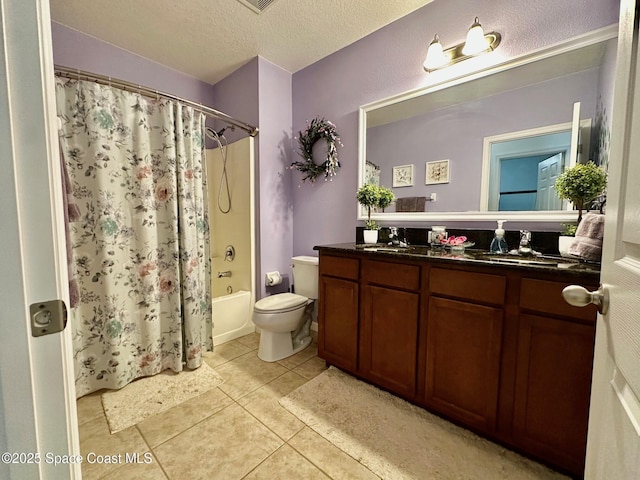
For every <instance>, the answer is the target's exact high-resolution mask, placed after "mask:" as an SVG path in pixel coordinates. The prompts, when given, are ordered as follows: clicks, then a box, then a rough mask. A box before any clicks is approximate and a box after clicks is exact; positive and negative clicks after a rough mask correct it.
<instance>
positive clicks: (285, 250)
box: [258, 57, 293, 296]
mask: <svg viewBox="0 0 640 480" xmlns="http://www.w3.org/2000/svg"><path fill="white" fill-rule="evenodd" d="M258 76H259V85H260V90H259V92H260V93H259V98H260V122H259V125H260V134H259V135H258V138H259V143H260V174H259V182H260V205H259V212H260V265H261V267H262V274H261V276H260V277H259V278H260V280H261V281H260V282H259V285H261V293H262V296H264V295H265V287H264V274H265V273H266V272H268V271H273V270H278V271H279V272H280V273H282V274H289V275H290V277H289V278H292V277H291V274H292V272H291V267H290V265H291V252H292V251H293V201H292V193H291V170H290V169H289V168H288V167H289V165H290V164H291V161H292V160H291V157H292V152H291V145H292V134H291V124H292V106H291V98H292V95H291V74H290V73H289V72H287V71H285V70H283V69H281V68H280V67H278V66H276V65H274V64H272V63H270V62H268V61H267V60H265V59H263V58H261V57H259V58H258Z"/></svg>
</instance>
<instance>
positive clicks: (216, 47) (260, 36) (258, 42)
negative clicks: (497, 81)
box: [51, 0, 432, 84]
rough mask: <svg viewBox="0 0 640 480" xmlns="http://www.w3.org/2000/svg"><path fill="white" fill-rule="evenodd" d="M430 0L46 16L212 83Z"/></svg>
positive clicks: (324, 45) (185, 1)
mask: <svg viewBox="0 0 640 480" xmlns="http://www.w3.org/2000/svg"><path fill="white" fill-rule="evenodd" d="M431 1H432V0H275V1H274V2H273V3H272V4H271V5H270V6H269V7H268V8H267V9H266V10H264V11H263V12H262V13H260V14H256V13H255V12H253V11H252V10H251V9H249V8H248V7H246V6H245V5H243V4H242V3H240V2H238V1H237V0H182V1H181V0H109V1H108V2H105V1H98V0H51V17H52V19H53V20H54V21H56V22H58V23H61V24H63V25H66V26H67V27H71V28H73V29H76V30H79V31H81V32H83V33H86V34H89V35H91V36H94V37H96V38H99V39H100V40H103V41H106V42H109V43H111V44H113V45H116V46H118V47H120V48H123V49H125V50H128V51H130V52H134V53H136V54H138V55H141V56H143V57H146V58H148V59H151V60H154V61H156V62H158V63H161V64H163V65H166V66H168V67H171V68H174V69H176V70H178V71H180V72H183V73H186V74H188V75H191V76H193V77H195V78H198V79H200V80H203V81H205V82H208V83H212V84H214V83H216V82H218V81H219V80H221V79H223V78H224V77H226V76H227V75H228V74H230V73H231V72H233V71H234V70H236V69H237V68H239V67H240V66H242V65H244V64H245V63H247V62H248V61H249V60H251V59H252V58H254V57H255V56H257V55H260V56H261V57H263V58H265V59H267V60H269V61H270V62H272V63H274V64H276V65H278V66H280V67H282V68H284V69H285V70H287V71H289V72H291V73H294V72H296V71H298V70H300V69H302V68H304V67H306V66H308V65H310V64H312V63H314V62H316V61H318V60H320V59H321V58H324V57H326V56H327V55H330V54H331V53H333V52H336V51H337V50H340V49H341V48H343V47H345V46H347V45H349V44H351V43H353V42H355V41H357V40H359V39H360V38H362V37H364V36H366V35H368V34H369V33H371V32H373V31H375V30H378V29H379V28H381V27H383V26H385V25H387V24H389V23H391V22H393V21H394V20H397V19H398V18H401V17H403V16H405V15H407V14H409V13H411V12H413V11H414V10H417V9H418V8H420V7H422V6H423V5H426V4H428V3H430V2H431Z"/></svg>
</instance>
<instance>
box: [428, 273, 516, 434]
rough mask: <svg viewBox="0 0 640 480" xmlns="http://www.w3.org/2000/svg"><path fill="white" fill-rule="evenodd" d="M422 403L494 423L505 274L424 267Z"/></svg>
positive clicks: (483, 426) (473, 421) (477, 424)
mask: <svg viewBox="0 0 640 480" xmlns="http://www.w3.org/2000/svg"><path fill="white" fill-rule="evenodd" d="M427 271H428V272H429V273H428V281H429V292H430V298H429V309H428V315H427V332H426V338H427V346H426V381H425V397H424V403H425V405H426V406H427V407H429V408H430V409H432V410H435V411H437V412H440V413H442V414H444V415H446V416H447V417H450V418H454V419H456V420H458V421H460V422H462V423H464V424H465V425H468V426H470V427H474V428H476V429H479V430H481V431H487V432H492V431H494V430H495V426H496V416H497V409H498V388H499V385H500V358H501V351H502V331H503V328H502V324H503V317H504V312H503V308H502V305H503V304H504V297H505V285H506V279H505V277H504V276H500V275H488V274H484V273H473V272H465V271H457V270H447V269H442V268H431V269H430V270H427Z"/></svg>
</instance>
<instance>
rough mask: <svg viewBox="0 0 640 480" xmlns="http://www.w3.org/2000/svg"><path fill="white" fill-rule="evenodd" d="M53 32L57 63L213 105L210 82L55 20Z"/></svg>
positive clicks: (52, 27) (52, 24) (54, 56)
mask: <svg viewBox="0 0 640 480" xmlns="http://www.w3.org/2000/svg"><path fill="white" fill-rule="evenodd" d="M51 34H52V39H53V60H54V62H55V64H56V65H61V66H64V67H70V68H77V69H79V70H85V71H87V72H92V73H97V74H100V75H106V76H110V77H113V78H117V79H120V80H126V81H128V82H131V83H139V84H140V85H143V86H145V87H149V88H153V89H154V90H159V91H161V92H165V93H170V94H172V95H176V96H178V97H181V98H184V99H187V100H191V101H194V102H198V103H202V104H203V105H209V106H212V105H214V101H213V87H212V86H211V85H210V84H208V83H205V82H202V81H200V80H197V79H195V78H193V77H190V76H189V75H186V74H184V73H180V72H178V71H177V70H173V69H171V68H169V67H165V66H164V65H161V64H159V63H156V62H153V61H151V60H149V59H146V58H144V57H141V56H139V55H136V54H134V53H131V52H128V51H127V50H123V49H121V48H118V47H116V46H114V45H111V44H109V43H106V42H103V41H102V40H98V39H97V38H95V37H91V36H89V35H86V34H84V33H82V32H79V31H77V30H73V29H71V28H68V27H65V26H64V25H60V24H59V23H56V22H52V23H51ZM218 110H220V109H218Z"/></svg>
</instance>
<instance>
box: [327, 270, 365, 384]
mask: <svg viewBox="0 0 640 480" xmlns="http://www.w3.org/2000/svg"><path fill="white" fill-rule="evenodd" d="M358 294H359V288H358V282H355V281H352V280H344V279H341V278H333V277H328V276H323V275H321V276H320V284H319V301H318V304H319V306H318V356H319V357H320V358H323V359H325V360H326V361H327V362H329V363H331V364H333V365H335V366H336V367H340V368H342V369H344V370H346V371H349V372H355V371H356V370H357V368H358Z"/></svg>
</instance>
